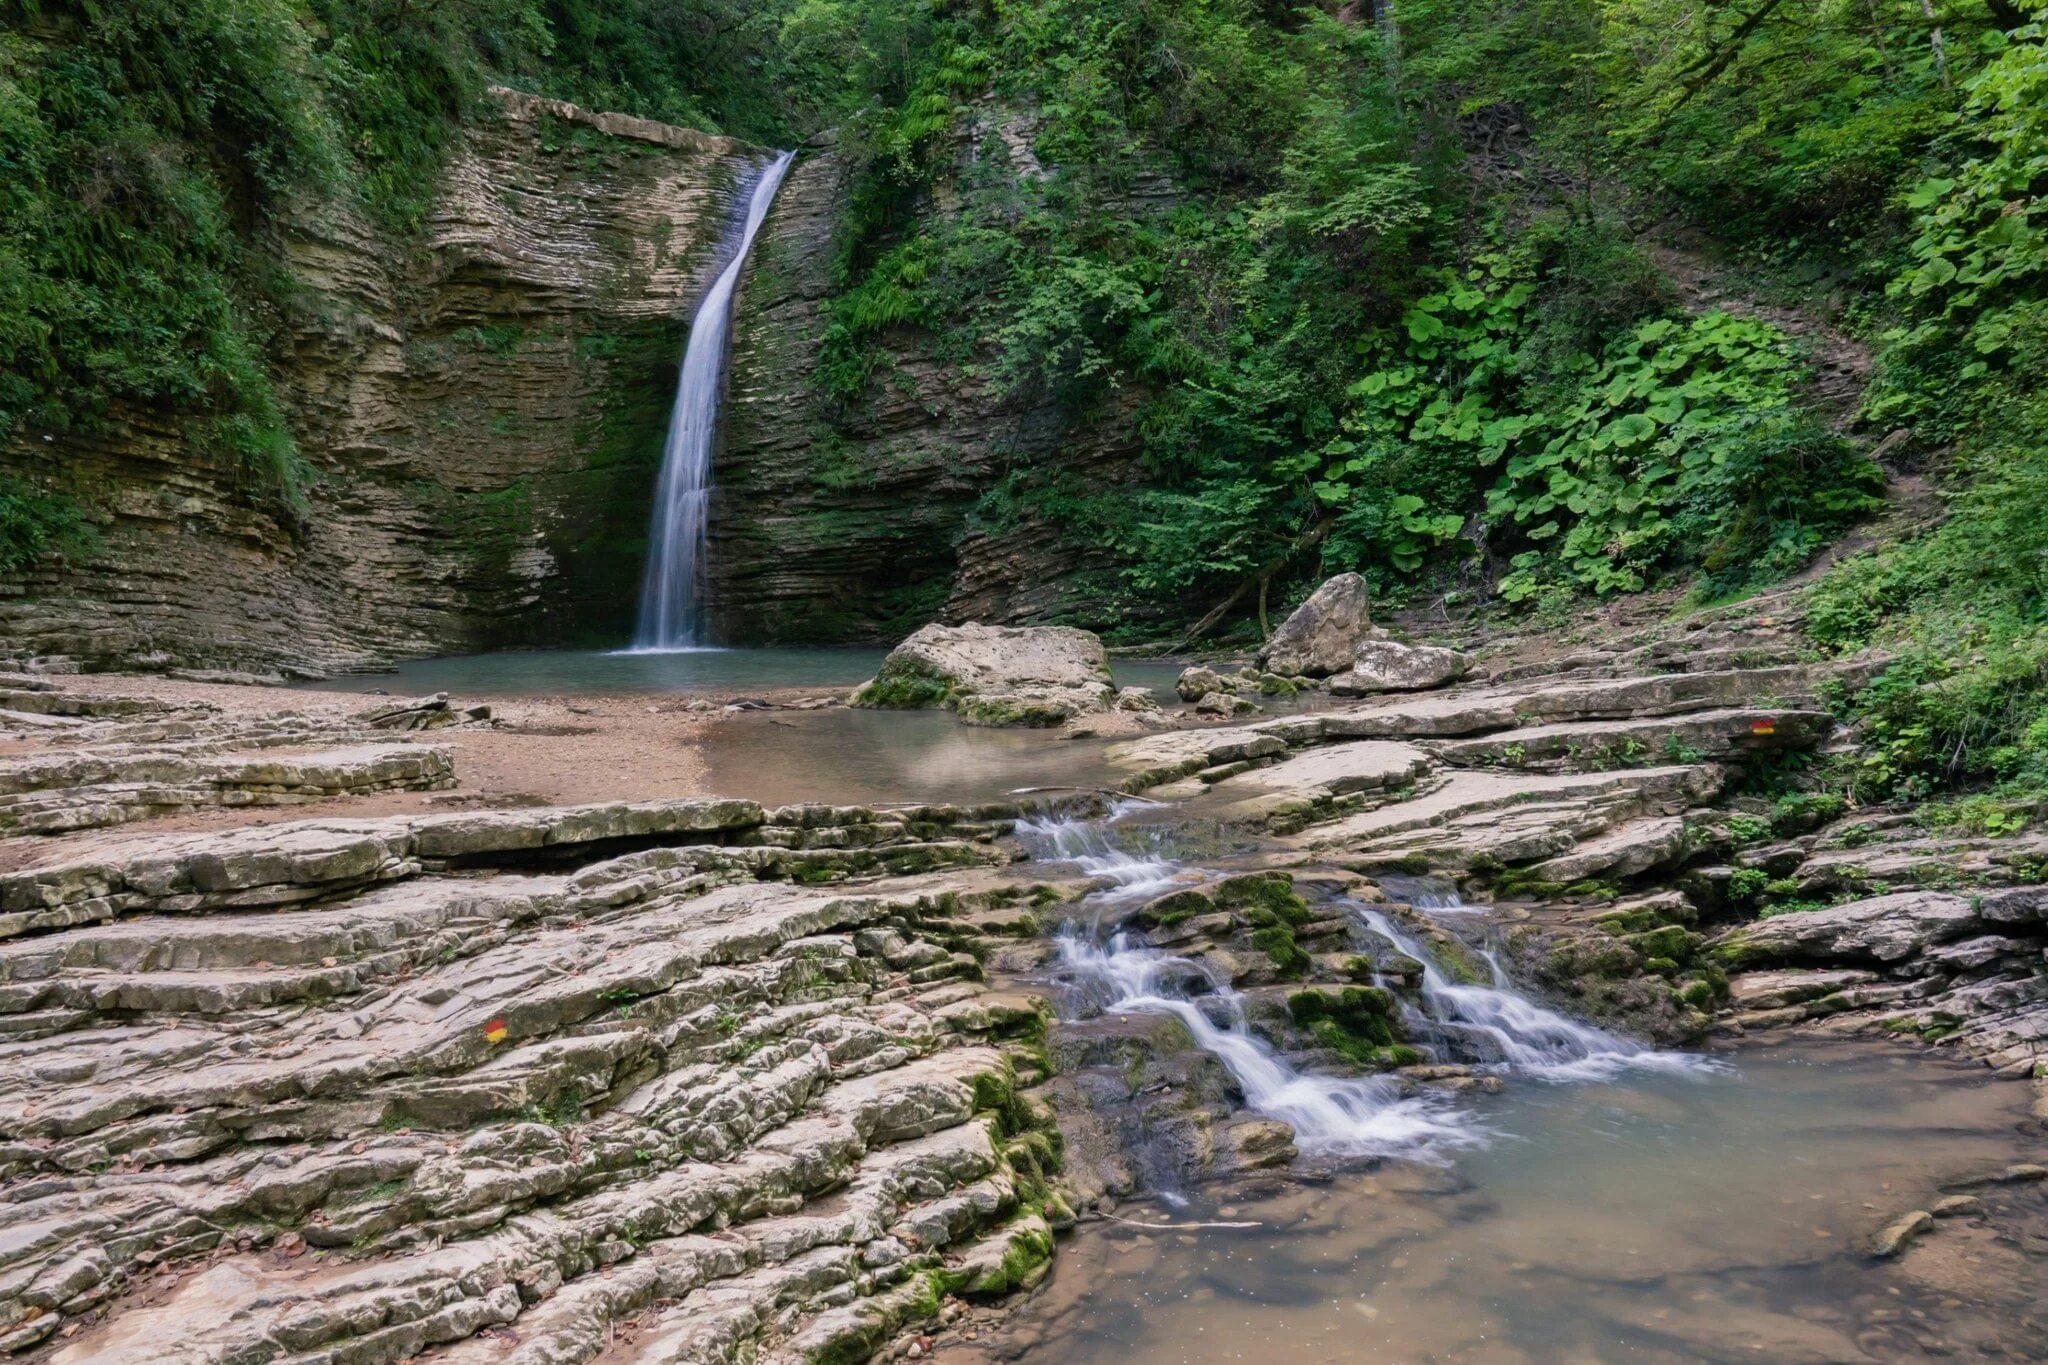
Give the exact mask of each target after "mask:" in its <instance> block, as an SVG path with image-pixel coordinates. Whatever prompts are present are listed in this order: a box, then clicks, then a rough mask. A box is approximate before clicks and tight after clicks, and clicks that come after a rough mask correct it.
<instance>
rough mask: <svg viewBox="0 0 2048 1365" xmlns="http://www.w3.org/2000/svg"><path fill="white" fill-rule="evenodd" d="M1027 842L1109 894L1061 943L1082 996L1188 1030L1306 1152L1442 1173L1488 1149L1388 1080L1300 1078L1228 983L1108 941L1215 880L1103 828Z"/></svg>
mask: <svg viewBox="0 0 2048 1365" xmlns="http://www.w3.org/2000/svg"><path fill="white" fill-rule="evenodd" d="M1114 818H1115V816H1114V815H1112V817H1111V819H1112V820H1113V819H1114ZM1017 831H1018V834H1019V835H1020V836H1022V837H1023V839H1024V840H1025V842H1026V843H1027V845H1031V846H1035V849H1036V850H1037V851H1038V853H1039V855H1040V856H1043V857H1046V858H1048V859H1051V860H1058V861H1060V862H1070V863H1073V864H1074V865H1076V866H1077V867H1079V868H1081V870H1082V871H1084V872H1087V873H1089V874H1090V875H1091V876H1095V877H1098V878H1101V879H1102V880H1103V881H1105V882H1106V883H1107V885H1106V886H1105V887H1104V888H1103V889H1102V890H1099V891H1097V892H1095V893H1094V894H1093V895H1091V896H1090V897H1089V898H1088V901H1089V903H1091V904H1092V908H1093V909H1094V910H1095V912H1096V913H1095V919H1096V923H1095V925H1093V926H1092V927H1089V928H1084V927H1083V926H1082V925H1080V924H1078V923H1074V922H1069V923H1068V924H1066V925H1064V926H1063V927H1062V928H1061V930H1060V933H1059V937H1058V944H1059V950H1060V962H1061V966H1062V967H1063V968H1064V970H1065V973H1066V975H1067V976H1068V978H1069V979H1070V980H1071V981H1072V982H1073V983H1074V984H1075V986H1076V987H1077V988H1078V989H1079V990H1080V992H1081V993H1082V994H1084V995H1085V996H1087V997H1088V998H1089V999H1090V1001H1091V1002H1092V1003H1093V1004H1094V1005H1095V1006H1096V1007H1098V1008H1100V1009H1102V1010H1105V1011H1108V1012H1113V1013H1134V1014H1170V1015H1172V1016H1174V1017H1175V1018H1177V1019H1179V1020H1180V1021H1181V1023H1182V1024H1183V1025H1184V1026H1185V1027H1186V1028H1187V1031H1188V1034H1189V1036H1191V1037H1192V1038H1193V1039H1194V1041H1195V1046H1197V1047H1199V1048H1201V1049H1202V1050H1203V1051H1204V1052H1207V1053H1209V1054H1211V1055H1212V1056H1214V1057H1215V1058H1216V1059H1217V1060H1218V1061H1219V1062H1221V1063H1222V1064H1223V1066H1224V1069H1225V1070H1227V1071H1228V1072H1229V1073H1230V1075H1231V1078H1232V1079H1233V1080H1235V1081H1236V1082H1237V1084H1238V1088H1239V1089H1240V1090H1241V1091H1243V1092H1244V1099H1245V1103H1246V1105H1247V1106H1249V1107H1250V1108H1252V1109H1253V1110H1256V1111H1257V1112H1259V1113H1261V1114H1264V1115H1266V1116H1268V1117H1269V1118H1276V1119H1281V1120H1284V1121H1285V1122H1286V1123H1288V1124H1289V1125H1290V1126H1292V1127H1293V1129H1294V1137H1295V1145H1296V1146H1297V1147H1299V1148H1300V1149H1301V1150H1302V1151H1304V1152H1311V1153H1322V1154H1328V1155H1338V1156H1403V1157H1407V1158H1410V1159H1414V1160H1425V1161H1434V1160H1442V1159H1443V1158H1444V1155H1445V1153H1446V1152H1448V1151H1449V1150H1450V1149H1452V1148H1455V1147H1460V1146H1466V1145H1469V1144H1471V1143H1473V1142H1476V1141H1479V1140H1480V1137H1481V1130H1480V1129H1478V1128H1477V1127H1476V1125H1474V1124H1473V1123H1471V1122H1470V1121H1469V1120H1468V1119H1466V1118H1464V1117H1462V1116H1460V1115H1459V1114H1458V1113H1456V1112H1455V1111H1454V1109H1453V1107H1452V1106H1451V1105H1450V1104H1449V1103H1448V1102H1447V1101H1445V1100H1442V1099H1440V1098H1438V1097H1435V1096H1405V1097H1404V1096H1403V1095H1402V1093H1401V1086H1400V1085H1399V1084H1398V1083H1397V1082H1395V1081H1392V1080H1388V1079H1386V1078H1384V1077H1377V1076H1319V1075H1314V1074H1311V1073H1308V1072H1303V1071H1299V1070H1296V1069H1295V1068H1294V1067H1293V1066H1290V1065H1289V1064H1288V1062H1287V1060H1286V1059H1285V1058H1284V1057H1282V1056H1281V1055H1280V1054H1279V1053H1278V1052H1277V1051H1275V1050H1274V1048H1273V1047H1272V1046H1271V1045H1270V1044H1268V1043H1267V1042H1266V1041H1265V1040H1264V1039H1262V1038H1260V1037H1259V1036H1258V1035H1256V1034H1254V1033H1253V1032H1252V1031H1251V1028H1250V1026H1249V1024H1248V1023H1247V1022H1246V1019H1245V1011H1244V1000H1243V997H1242V996H1240V995H1239V994H1238V992H1237V991H1236V990H1235V989H1233V988H1232V987H1231V985H1230V983H1229V982H1227V981H1218V980H1215V979H1213V978H1211V977H1210V975H1209V974H1208V973H1207V972H1206V971H1205V970H1204V969H1203V968H1202V966H1201V965H1200V964H1198V963H1196V962H1193V961H1191V960H1190V959H1188V958H1184V957H1177V956H1175V955H1173V954H1170V953H1166V952H1161V951H1159V950H1156V949H1151V948H1143V947H1139V946H1137V945H1135V944H1133V943H1132V942H1131V941H1130V939H1129V937H1128V936H1126V935H1124V934H1121V933H1115V932H1110V933H1109V934H1108V936H1107V938H1106V940H1105V939H1103V938H1102V935H1103V926H1102V923H1101V921H1102V920H1103V919H1104V918H1106V917H1108V916H1113V915H1114V913H1115V912H1116V911H1118V910H1120V909H1122V908H1125V907H1129V906H1132V905H1136V904H1139V903H1141V902H1144V901H1148V900H1151V899H1153V898H1154V897H1157V896H1160V895H1163V894H1165V893H1166V892H1167V891H1170V890H1172V889H1173V888H1174V887H1175V886H1181V885H1186V884H1188V882H1189V880H1190V878H1191V877H1192V878H1193V879H1194V880H1207V878H1206V877H1204V876H1201V875H1200V874H1193V873H1191V872H1190V870H1189V869H1187V868H1184V867H1181V866H1179V865H1178V864H1176V863H1174V862H1173V861H1172V860H1170V859H1167V858H1163V857H1159V856H1157V855H1149V854H1147V855H1133V854H1131V853H1128V852H1125V851H1124V850H1122V849H1121V848H1119V847H1117V845H1116V843H1115V841H1114V840H1113V839H1112V838H1111V836H1110V833H1109V830H1108V827H1107V826H1106V825H1103V824H1088V823H1082V822H1078V821H1071V820H1048V821H1029V820H1026V821H1020V822H1019V823H1018V826H1017ZM1190 985H1193V986H1197V987H1199V988H1200V990H1199V993H1200V995H1201V996H1202V997H1204V999H1203V1000H1202V1001H1200V1002H1198V1001H1197V1000H1196V999H1195V998H1193V993H1191V992H1190V990H1189V989H1188V988H1189V986H1190ZM1204 1003H1209V1004H1211V1005H1212V1006H1213V1007H1214V1008H1215V1009H1216V1010H1217V1012H1219V1013H1221V1014H1222V1015H1223V1016H1224V1019H1223V1022H1222V1023H1218V1022H1216V1021H1215V1020H1213V1019H1212V1018H1210V1015H1209V1013H1208V1012H1207V1011H1205V1010H1204V1008H1203V1004H1204Z"/></svg>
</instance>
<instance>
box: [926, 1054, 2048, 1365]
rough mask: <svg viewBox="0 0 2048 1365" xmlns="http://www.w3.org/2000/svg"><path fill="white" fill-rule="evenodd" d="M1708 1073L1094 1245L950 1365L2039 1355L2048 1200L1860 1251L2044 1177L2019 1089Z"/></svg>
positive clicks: (1779, 1064) (1494, 1126)
mask: <svg viewBox="0 0 2048 1365" xmlns="http://www.w3.org/2000/svg"><path fill="white" fill-rule="evenodd" d="M1726 1060H1727V1062H1728V1066H1727V1068H1726V1069H1725V1070H1723V1071H1721V1072H1720V1073H1718V1074H1711V1075H1706V1076H1687V1075H1674V1074H1665V1073H1633V1074H1630V1075H1628V1076H1625V1077H1624V1078H1622V1079H1620V1080H1617V1081H1614V1082H1611V1083H1608V1084H1602V1085H1545V1084H1542V1083H1535V1082H1514V1083H1511V1084H1510V1086H1509V1088H1508V1090H1507V1091H1506V1092H1505V1093H1504V1094H1502V1095H1499V1096H1496V1097H1492V1098H1490V1099H1486V1100H1482V1101H1478V1102H1476V1103H1475V1105H1474V1114H1475V1117H1476V1119H1477V1121H1479V1122H1481V1123H1483V1124H1484V1125H1486V1126H1487V1127H1488V1128H1489V1129H1490V1130H1491V1132H1492V1135H1493V1136H1492V1140H1491V1141H1490V1143H1489V1144H1488V1145H1487V1146H1486V1147H1484V1148H1483V1149H1480V1150H1477V1151H1468V1152H1464V1153H1460V1154H1459V1155H1458V1156H1457V1157H1456V1158H1455V1160H1454V1162H1453V1163H1452V1164H1451V1165H1449V1166H1447V1167H1443V1168H1431V1167H1426V1166H1414V1165H1401V1164H1390V1165H1387V1166H1384V1167H1381V1168H1379V1169H1377V1170H1371V1171H1352V1172H1335V1173H1325V1174H1324V1175H1323V1176H1322V1177H1321V1178H1311V1179H1308V1180H1306V1181H1304V1180H1303V1179H1301V1178H1300V1173H1299V1172H1296V1173H1294V1175H1293V1176H1292V1177H1291V1178H1285V1179H1282V1178H1275V1179H1271V1180H1266V1181H1262V1182H1259V1183H1257V1184H1254V1185H1248V1186H1240V1187H1238V1188H1235V1189H1228V1190H1210V1191H1206V1192H1200V1193H1198V1194H1197V1196H1196V1199H1195V1201H1194V1202H1193V1203H1191V1204H1189V1205H1187V1206H1185V1207H1179V1208H1175V1207H1169V1206H1166V1205H1149V1206H1145V1207H1139V1206H1135V1205H1134V1206H1127V1207H1125V1208H1124V1209H1121V1210H1119V1211H1118V1216H1119V1217H1125V1218H1130V1219H1133V1220H1139V1221H1146V1222H1162V1223H1181V1224H1187V1223H1196V1222H1205V1221H1229V1222H1252V1223H1255V1224H1257V1226H1256V1227H1252V1228H1193V1229H1189V1230H1185V1231H1175V1230H1170V1229H1169V1230H1161V1229H1154V1228H1141V1227H1134V1226H1130V1225H1126V1224H1118V1223H1111V1222H1103V1223H1095V1224H1090V1225H1088V1226H1086V1227H1084V1228H1083V1229H1082V1230H1081V1231H1080V1232H1078V1233H1077V1234H1076V1235H1075V1236H1074V1237H1073V1238H1072V1239H1071V1241H1070V1242H1069V1244H1068V1245H1067V1246H1066V1247H1065V1248H1063V1250H1062V1252H1061V1254H1060V1256H1059V1258H1058V1260H1057V1262H1056V1267H1055V1270H1054V1274H1053V1278H1052V1280H1051V1281H1050V1282H1049V1283H1048V1284H1047V1285H1046V1286H1045V1287H1044V1288H1043V1289H1042V1290H1041V1291H1040V1292H1039V1294H1038V1295H1037V1296H1036V1297H1035V1298H1034V1299H1033V1300H1032V1301H1031V1302H1030V1303H1029V1304H1027V1305H1026V1306H1024V1307H1023V1308H1021V1309H1020V1310H1019V1312H1018V1313H1017V1315H1016V1317H1015V1318H1013V1319H1012V1321H1011V1322H1010V1324H1009V1325H1008V1326H1007V1327H1006V1328H1004V1329H1003V1330H1002V1331H1001V1332H1000V1333H999V1334H998V1335H997V1336H996V1337H994V1338H993V1339H992V1340H990V1341H984V1342H982V1343H979V1344H977V1345H974V1346H971V1347H956V1348H950V1349H948V1350H946V1351H945V1352H943V1353H942V1355H941V1356H940V1359H942V1360H945V1361H950V1362H955V1363H956V1365H965V1362H969V1361H978V1360H989V1359H1006V1360H1023V1361H1027V1362H1047V1363H1048V1365H1049V1363H1050V1362H1060V1365H1098V1363H1099V1365H1112V1363H1113V1365H1167V1363H1168V1362H1174V1363H1176V1365H1177V1363H1179V1362H1210V1361H1238V1360H1249V1361H1260V1362H1266V1363H1267V1365H1307V1363H1308V1362H1317V1361H1479V1362H1539V1361H1672V1362H1676V1361H1695V1360H1715V1361H1722V1360H1727V1361H1733V1360H1745V1361H1757V1360H1763V1361H1848V1360H1903V1359H1923V1358H1933V1357H1938V1356H1948V1357H1950V1358H1960V1359H2042V1358H2048V1237H2044V1235H2043V1234H2044V1232H2048V1189H2044V1186H2043V1185H2042V1184H2040V1183H2032V1184H2026V1183H2022V1184H2007V1185H1995V1186H1989V1187H1985V1188H1982V1189H1978V1190H1975V1191H1973V1193H1976V1194H1977V1195H1978V1196H1979V1197H1980V1198H1981V1199H1982V1201H1983V1205H1984V1208H1983V1211H1982V1213H1980V1214H1974V1215H1964V1216H1960V1217H1953V1218H1944V1219H1942V1220H1940V1221H1939V1222H1938V1223H1937V1225H1936V1227H1935V1229H1934V1231H1932V1232H1931V1233H1929V1234H1927V1235H1926V1236H1925V1237H1923V1238H1922V1239H1921V1240H1920V1241H1919V1242H1917V1243H1916V1244H1914V1246H1913V1247H1912V1248H1911V1249H1910V1250H1909V1251H1908V1252H1907V1253H1906V1254H1905V1256H1904V1257H1903V1258H1902V1259H1901V1260H1899V1261H1897V1262H1882V1261H1877V1260H1874V1259H1872V1258H1871V1257H1870V1256H1869V1255H1868V1253H1867V1247H1868V1238H1869V1236H1870V1234H1871V1233H1872V1232H1873V1231H1875V1230H1876V1229H1877V1228H1879V1227H1881V1226H1882V1225H1883V1224H1884V1223H1886V1222H1888V1221H1890V1220H1891V1219H1892V1218H1893V1217H1895V1216H1897V1215H1898V1214H1900V1213H1903V1212H1906V1211H1909V1210H1912V1209H1916V1208H1926V1207H1928V1206H1930V1205H1931V1204H1932V1203H1933V1202H1934V1201H1935V1200H1937V1199H1939V1198H1941V1197H1942V1195H1943V1190H1942V1188H1941V1187H1942V1186H1943V1185H1944V1184H1945V1183H1950V1182H1953V1181H1955V1180H1957V1179H1959V1178H1967V1177H1969V1176H1972V1175H1976V1174H1980V1173H1984V1172H1989V1171H1994V1170H1997V1169H2000V1168H2002V1167H2004V1166H2005V1165H2007V1164H2008V1163H2011V1162H2014V1161H2019V1160H2024V1159H2028V1158H2032V1159H2035V1160H2038V1159H2039V1157H2040V1151H2039V1147H2040V1143H2039V1140H2038V1138H2028V1137H2026V1136H2024V1133H2025V1132H2026V1131H2027V1130H2026V1128H2025V1107H2026V1104H2027V1100H2028V1093H2027V1087H2025V1086H2024V1085H2019V1084H2014V1083H2010V1082H1996V1081H1992V1080H1989V1079H1987V1077H1986V1073H1985V1072H1984V1071H1982V1070H1981V1069H1979V1068H1972V1067H1965V1066H1961V1065H1957V1064H1953V1063H1949V1062H1946V1061H1943V1060H1940V1059H1937V1058H1934V1057H1931V1056H1929V1055H1927V1054H1925V1053H1922V1052H1916V1051H1912V1050H1909V1049H1907V1048H1905V1047H1893V1046H1882V1045H1874V1044H1872V1045H1865V1044H1850V1043H1836V1042H1826V1041H1815V1040H1806V1041H1801V1042H1797V1043H1781V1044H1778V1045H1774V1046H1770V1047H1760V1048H1752V1049H1745V1050H1743V1051H1740V1052H1737V1053H1733V1054H1728V1055H1727V1058H1726Z"/></svg>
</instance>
